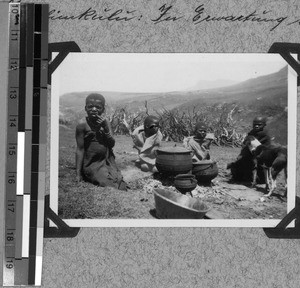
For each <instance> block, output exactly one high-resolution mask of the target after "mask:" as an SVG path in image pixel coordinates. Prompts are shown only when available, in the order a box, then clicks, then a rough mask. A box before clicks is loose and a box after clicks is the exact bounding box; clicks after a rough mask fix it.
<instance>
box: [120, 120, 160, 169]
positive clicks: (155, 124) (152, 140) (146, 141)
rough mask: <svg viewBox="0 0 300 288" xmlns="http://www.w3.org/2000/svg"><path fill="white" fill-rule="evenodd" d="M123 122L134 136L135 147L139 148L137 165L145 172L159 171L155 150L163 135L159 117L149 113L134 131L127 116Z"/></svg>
mask: <svg viewBox="0 0 300 288" xmlns="http://www.w3.org/2000/svg"><path fill="white" fill-rule="evenodd" d="M123 123H124V125H125V126H126V127H127V129H128V130H129V133H130V135H131V137H132V140H133V144H134V146H133V147H134V148H135V149H137V150H138V154H139V159H138V160H137V161H136V165H137V166H138V167H140V168H141V170H142V171H144V172H148V171H150V172H153V173H155V172H157V169H156V167H155V160H156V154H155V151H156V149H157V148H158V147H159V146H160V145H161V141H162V137H163V136H162V134H161V132H160V129H159V119H158V118H157V117H156V116H152V115H149V116H147V117H146V118H145V120H144V124H143V125H141V126H139V127H137V128H136V129H135V130H134V131H133V132H131V130H130V127H129V124H128V123H127V122H126V119H125V116H124V119H123Z"/></svg>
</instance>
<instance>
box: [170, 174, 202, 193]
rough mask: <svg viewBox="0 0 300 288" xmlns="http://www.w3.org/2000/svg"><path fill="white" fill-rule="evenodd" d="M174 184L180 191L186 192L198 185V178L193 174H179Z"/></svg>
mask: <svg viewBox="0 0 300 288" xmlns="http://www.w3.org/2000/svg"><path fill="white" fill-rule="evenodd" d="M174 185H175V187H176V189H177V190H178V191H180V192H181V193H183V194H184V193H186V192H190V191H192V190H194V189H195V188H196V187H197V180H196V178H195V175H193V174H178V175H176V176H175V178H174Z"/></svg>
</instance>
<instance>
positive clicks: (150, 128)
mask: <svg viewBox="0 0 300 288" xmlns="http://www.w3.org/2000/svg"><path fill="white" fill-rule="evenodd" d="M158 129H159V119H158V118H157V117H156V116H152V115H149V116H147V117H146V118H145V120H144V131H145V136H146V137H150V136H152V135H154V134H156V133H157V131H158Z"/></svg>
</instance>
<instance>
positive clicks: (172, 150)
mask: <svg viewBox="0 0 300 288" xmlns="http://www.w3.org/2000/svg"><path fill="white" fill-rule="evenodd" d="M156 151H157V152H162V153H168V154H174V153H187V154H190V153H191V151H189V150H188V149H186V148H184V147H178V146H174V147H162V148H158V149H157V150H156Z"/></svg>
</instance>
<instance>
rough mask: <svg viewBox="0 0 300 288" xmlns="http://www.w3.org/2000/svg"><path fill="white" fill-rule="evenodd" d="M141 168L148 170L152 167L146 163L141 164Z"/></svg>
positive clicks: (144, 170)
mask: <svg viewBox="0 0 300 288" xmlns="http://www.w3.org/2000/svg"><path fill="white" fill-rule="evenodd" d="M141 170H142V171H143V172H148V171H149V170H150V167H149V166H148V164H145V163H144V164H142V165H141Z"/></svg>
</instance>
